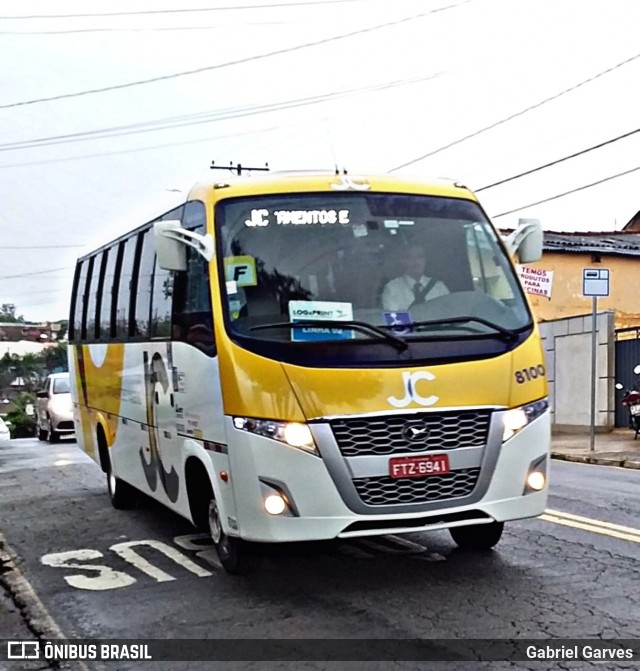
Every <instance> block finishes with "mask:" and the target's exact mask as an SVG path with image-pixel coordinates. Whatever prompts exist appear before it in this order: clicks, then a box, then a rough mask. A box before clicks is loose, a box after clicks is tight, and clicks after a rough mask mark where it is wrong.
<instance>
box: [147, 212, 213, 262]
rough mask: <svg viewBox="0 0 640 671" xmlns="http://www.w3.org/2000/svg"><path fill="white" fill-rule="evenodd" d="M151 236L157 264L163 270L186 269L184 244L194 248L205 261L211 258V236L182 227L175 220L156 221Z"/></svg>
mask: <svg viewBox="0 0 640 671" xmlns="http://www.w3.org/2000/svg"><path fill="white" fill-rule="evenodd" d="M153 236H154V243H155V248H156V254H157V255H158V264H159V265H160V267H161V268H164V269H165V270H177V271H181V270H186V269H187V250H186V246H189V247H191V248H192V249H195V250H196V251H197V252H198V254H200V256H202V257H204V258H205V259H206V260H207V261H211V259H212V258H213V238H212V237H211V235H209V234H207V235H200V234H199V233H194V232H193V231H187V230H186V229H184V228H182V224H181V223H180V222H179V221H177V220H168V221H157V222H156V223H155V224H154V225H153Z"/></svg>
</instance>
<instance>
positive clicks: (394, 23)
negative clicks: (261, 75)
mask: <svg viewBox="0 0 640 671" xmlns="http://www.w3.org/2000/svg"><path fill="white" fill-rule="evenodd" d="M469 2H473V0H462V1H461V2H458V3H456V4H452V5H448V6H446V7H438V8H436V9H431V10H429V11H428V12H421V13H419V14H412V15H411V16H405V17H404V18H402V19H396V20H394V21H387V22H385V23H381V24H378V25H375V26H369V27H367V28H359V29H358V30H352V31H350V32H348V33H342V34H340V35H333V36H332V37H325V38H323V39H321V40H315V41H314V42H305V43H304V44H297V45H295V46H292V47H284V48H282V49H276V50H274V51H268V52H265V53H263V54H255V55H253V56H245V57H243V58H237V59H234V60H232V61H226V62H225V63H217V64H215V65H207V66H204V67H201V68H196V69H194V70H184V71H182V72H174V73H171V74H166V75H159V76H157V77H150V78H148V79H140V80H137V81H133V82H126V83H124V84H113V85H112V86H103V87H100V88H95V89H87V90H84V91H76V92H74V93H61V94H59V95H56V96H48V97H45V98H33V99H31V100H22V101H19V102H14V103H6V104H4V105H0V109H9V108H12V107H22V106H25V105H34V104H36V103H43V102H52V101H55V100H65V99H68V98H78V97H80V96H87V95H94V94H96V93H105V92H107V91H117V90H121V89H126V88H131V87H133V86H142V85H144V84H152V83H155V82H161V81H166V80H168V79H176V78H178V77H186V76H189V75H196V74H201V73H203V72H211V71H213V70H220V69H222V68H227V67H231V66H233V65H240V64H243V63H250V62H252V61H257V60H261V59H265V58H270V57H272V56H280V55H282V54H290V53H293V52H296V51H301V50H302V49H309V48H311V47H317V46H320V45H323V44H330V43H331V42H336V41H338V40H345V39H348V38H350V37H355V36H357V35H364V34H365V33H370V32H373V31H376V30H381V29H382V28H389V27H391V26H399V25H402V24H403V23H409V22H410V21H415V20H416V19H421V18H424V17H426V16H430V15H432V14H435V13H437V12H442V11H445V10H448V9H454V8H456V7H460V6H461V5H465V4H468V3H469Z"/></svg>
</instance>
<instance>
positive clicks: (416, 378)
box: [387, 370, 440, 408]
mask: <svg viewBox="0 0 640 671" xmlns="http://www.w3.org/2000/svg"><path fill="white" fill-rule="evenodd" d="M435 379H436V376H435V375H434V374H433V373H429V372H428V371H426V370H419V371H416V372H414V373H412V372H411V371H404V372H403V373H402V384H403V387H404V396H403V397H402V398H396V397H395V396H389V397H388V398H387V401H388V402H389V403H390V404H391V405H392V406H393V407H394V408H406V407H407V406H408V405H411V404H412V403H417V404H418V405H422V406H425V407H426V406H428V405H433V404H434V403H437V402H438V400H439V398H440V397H439V396H434V395H431V396H422V395H421V394H420V393H418V388H417V387H418V382H425V381H426V382H431V381H432V380H435Z"/></svg>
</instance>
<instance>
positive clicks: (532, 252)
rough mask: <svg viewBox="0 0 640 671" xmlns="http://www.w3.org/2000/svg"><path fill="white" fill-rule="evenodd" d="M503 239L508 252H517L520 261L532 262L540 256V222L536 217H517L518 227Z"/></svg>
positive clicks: (541, 239)
mask: <svg viewBox="0 0 640 671" xmlns="http://www.w3.org/2000/svg"><path fill="white" fill-rule="evenodd" d="M503 240H504V244H505V245H506V247H507V250H508V252H509V254H517V255H518V261H519V262H520V263H532V262H533V261H538V260H539V259H540V258H541V257H542V241H543V234H542V224H541V223H540V221H539V220H538V219H519V220H518V228H516V230H515V231H513V233H510V234H509V235H508V236H506V237H505V238H503Z"/></svg>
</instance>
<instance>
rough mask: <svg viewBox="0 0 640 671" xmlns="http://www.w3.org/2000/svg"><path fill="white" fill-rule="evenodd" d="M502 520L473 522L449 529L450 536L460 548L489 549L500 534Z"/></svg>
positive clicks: (498, 538) (502, 525) (495, 542)
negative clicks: (485, 522) (465, 525)
mask: <svg viewBox="0 0 640 671" xmlns="http://www.w3.org/2000/svg"><path fill="white" fill-rule="evenodd" d="M503 529H504V522H491V523H490V524H474V525H471V526H468V527H453V528H451V529H449V533H450V534H451V538H453V540H454V542H455V544H456V545H457V546H458V547H459V548H461V549H462V550H491V548H493V547H494V546H495V545H496V544H497V543H498V541H499V540H500V538H501V536H502V530H503Z"/></svg>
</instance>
